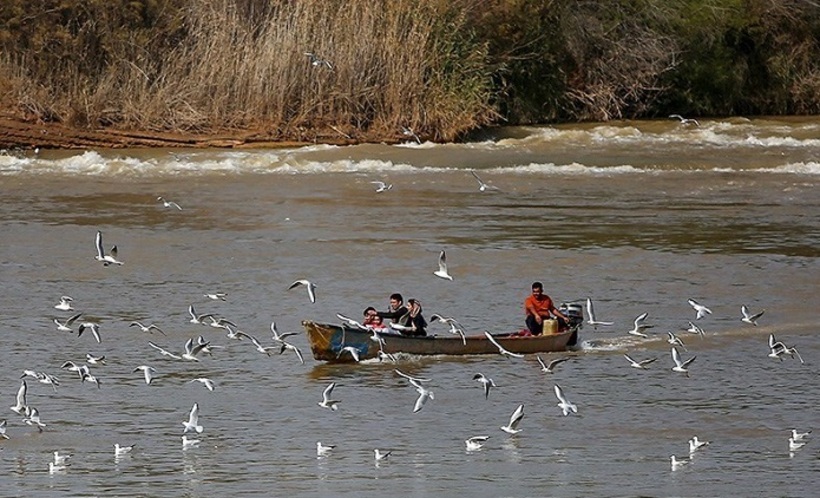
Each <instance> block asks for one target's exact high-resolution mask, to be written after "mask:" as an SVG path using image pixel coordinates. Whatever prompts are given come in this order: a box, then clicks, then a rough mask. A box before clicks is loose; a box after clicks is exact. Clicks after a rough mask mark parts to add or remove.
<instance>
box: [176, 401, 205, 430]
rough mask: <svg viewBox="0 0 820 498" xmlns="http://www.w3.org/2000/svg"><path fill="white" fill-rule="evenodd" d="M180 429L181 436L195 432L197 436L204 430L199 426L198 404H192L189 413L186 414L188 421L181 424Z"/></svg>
mask: <svg viewBox="0 0 820 498" xmlns="http://www.w3.org/2000/svg"><path fill="white" fill-rule="evenodd" d="M182 427H183V429H182V433H183V434H184V433H186V432H188V431H196V432H197V433H198V434H199V433H201V432H202V431H203V430H205V429H204V427H202V426H201V425H199V403H194V406H192V407H191V413H189V414H188V420H187V421H185V422H182Z"/></svg>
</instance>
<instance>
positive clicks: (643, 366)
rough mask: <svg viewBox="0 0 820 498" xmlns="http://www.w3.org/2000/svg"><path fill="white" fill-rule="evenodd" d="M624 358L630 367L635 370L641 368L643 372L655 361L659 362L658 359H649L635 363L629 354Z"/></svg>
mask: <svg viewBox="0 0 820 498" xmlns="http://www.w3.org/2000/svg"><path fill="white" fill-rule="evenodd" d="M624 358H626V360H627V361H628V362H629V363H630V365H629V366H631V367H633V368H639V369H641V370H646V366H647V365H649V364H650V363H652V362H654V361H657V358H649V359H648V360H641V361H635V360H633V359H632V357H630V356H629V355H628V354H624Z"/></svg>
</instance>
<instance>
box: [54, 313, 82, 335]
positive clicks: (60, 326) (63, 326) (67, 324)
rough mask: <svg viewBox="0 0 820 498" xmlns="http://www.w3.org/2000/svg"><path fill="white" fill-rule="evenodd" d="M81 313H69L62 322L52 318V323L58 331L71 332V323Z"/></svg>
mask: <svg viewBox="0 0 820 498" xmlns="http://www.w3.org/2000/svg"><path fill="white" fill-rule="evenodd" d="M82 315H83V314H82V313H77V314H74V315H71V316H70V317H69V318H68V320H66V321H64V322H60V321H59V320H57V319H56V318H55V319H54V325H56V326H57V330H59V331H60V332H73V330H71V325H73V324H74V322H76V321H77V319H78V318H80V317H81V316H82Z"/></svg>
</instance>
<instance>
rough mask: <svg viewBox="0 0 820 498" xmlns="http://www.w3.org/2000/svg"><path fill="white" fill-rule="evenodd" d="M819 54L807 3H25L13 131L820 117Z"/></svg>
mask: <svg viewBox="0 0 820 498" xmlns="http://www.w3.org/2000/svg"><path fill="white" fill-rule="evenodd" d="M818 40H820V6H818V4H817V3H816V2H814V1H808V0H805V1H800V0H785V1H784V0H680V1H676V2H668V1H667V0H613V1H612V2H598V1H594V0H548V1H544V0H482V1H469V0H456V1H455V2H453V1H445V0H416V1H414V2H406V1H396V0H302V1H284V0H275V1H272V0H38V1H35V2H31V1H29V0H6V1H5V2H3V3H2V5H0V50H2V51H1V52H0V74H3V75H4V77H3V78H0V115H4V116H7V117H11V118H13V119H19V120H23V121H29V122H33V123H40V124H42V123H61V124H62V125H65V126H68V127H71V128H74V129H79V130H85V131H84V132H86V133H88V130H94V129H101V128H102V129H105V130H108V131H111V130H118V133H120V134H122V133H129V134H130V135H131V136H134V137H137V136H140V134H142V133H143V132H151V136H154V137H159V136H170V135H167V134H169V133H171V134H173V133H177V134H178V133H186V134H189V135H190V134H193V135H199V134H201V135H204V136H213V135H214V134H216V135H217V136H223V135H224V136H231V135H232V136H235V137H239V138H238V140H239V141H240V142H242V143H248V142H249V141H250V142H251V143H258V142H255V141H280V140H296V141H316V140H320V141H333V140H339V141H342V142H354V141H367V140H383V139H387V140H390V139H398V138H400V137H401V130H402V128H403V127H408V128H410V129H412V130H414V131H415V132H416V133H418V134H419V135H422V136H423V137H425V138H427V139H433V140H453V139H456V138H458V137H460V136H463V135H464V134H465V133H466V132H469V131H470V130H474V129H476V128H480V127H483V126H486V125H488V124H493V123H499V122H507V123H537V122H547V121H556V120H564V121H566V120H608V119H620V118H639V117H652V116H665V115H668V114H669V113H671V112H677V113H683V114H690V115H727V114H737V113H745V114H762V113H769V114H785V113H816V112H820V58H818V57H817V56H816V54H817V53H820V41H818ZM308 53H310V54H314V56H313V57H311V56H308V55H307V54H308ZM323 61H327V63H325V62H323ZM0 125H1V123H0ZM134 130H136V132H135V131H134ZM2 141H3V140H2V139H0V142H2ZM189 141H190V140H189ZM193 141H194V142H196V139H193ZM12 142H14V140H11V139H7V141H6V142H4V143H7V144H8V143H12ZM173 142H174V140H171V143H173ZM18 143H19V142H18ZM204 143H209V142H208V141H207V140H205V141H204ZM227 143H228V144H230V143H232V142H227Z"/></svg>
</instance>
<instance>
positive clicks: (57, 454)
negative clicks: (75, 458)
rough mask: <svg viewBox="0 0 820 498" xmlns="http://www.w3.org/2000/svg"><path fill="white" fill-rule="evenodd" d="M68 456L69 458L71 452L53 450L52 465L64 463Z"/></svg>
mask: <svg viewBox="0 0 820 498" xmlns="http://www.w3.org/2000/svg"><path fill="white" fill-rule="evenodd" d="M69 458H71V453H63V454H60V452H59V451H55V452H54V465H65V464H66V462H67V461H68V459H69Z"/></svg>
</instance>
